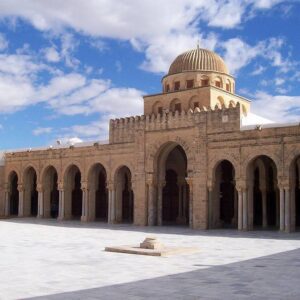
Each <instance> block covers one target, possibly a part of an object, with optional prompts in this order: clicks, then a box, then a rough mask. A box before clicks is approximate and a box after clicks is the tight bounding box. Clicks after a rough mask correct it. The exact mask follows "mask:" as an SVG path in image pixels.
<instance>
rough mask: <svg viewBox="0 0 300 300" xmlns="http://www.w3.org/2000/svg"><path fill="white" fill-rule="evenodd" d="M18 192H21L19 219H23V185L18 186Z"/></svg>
mask: <svg viewBox="0 0 300 300" xmlns="http://www.w3.org/2000/svg"><path fill="white" fill-rule="evenodd" d="M18 191H19V209H18V211H19V214H18V217H23V216H24V187H23V185H22V184H18Z"/></svg>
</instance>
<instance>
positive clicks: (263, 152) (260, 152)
mask: <svg viewBox="0 0 300 300" xmlns="http://www.w3.org/2000/svg"><path fill="white" fill-rule="evenodd" d="M253 150H254V149H252V151H253ZM260 156H266V157H269V158H270V159H271V160H272V161H273V162H274V164H275V167H276V171H277V177H278V178H280V177H282V175H283V174H282V169H283V168H282V159H281V157H280V156H279V154H278V153H276V151H270V150H269V149H266V148H259V149H257V150H255V151H253V152H251V154H248V155H247V156H246V157H244V158H242V160H241V161H243V164H241V177H243V178H245V179H246V178H247V170H248V167H249V166H250V164H251V163H252V162H253V161H254V160H255V159H256V158H258V157H260Z"/></svg>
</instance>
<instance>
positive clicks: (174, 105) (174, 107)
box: [170, 98, 181, 112]
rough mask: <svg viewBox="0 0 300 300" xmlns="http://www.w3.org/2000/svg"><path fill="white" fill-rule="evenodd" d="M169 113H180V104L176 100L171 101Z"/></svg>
mask: <svg viewBox="0 0 300 300" xmlns="http://www.w3.org/2000/svg"><path fill="white" fill-rule="evenodd" d="M170 111H172V112H175V111H178V112H181V102H180V100H179V99H178V98H175V99H173V100H172V101H171V104H170Z"/></svg>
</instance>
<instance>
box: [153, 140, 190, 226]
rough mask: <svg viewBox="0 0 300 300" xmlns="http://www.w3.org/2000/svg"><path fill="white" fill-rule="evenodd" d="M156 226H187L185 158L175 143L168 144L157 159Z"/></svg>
mask: <svg viewBox="0 0 300 300" xmlns="http://www.w3.org/2000/svg"><path fill="white" fill-rule="evenodd" d="M157 170H158V204H157V206H158V207H157V211H158V220H157V223H158V225H188V224H189V215H190V213H189V187H188V184H187V182H186V177H187V156H186V154H185V151H184V150H183V148H182V147H181V146H180V145H178V144H176V143H168V144H167V145H166V146H165V147H164V149H163V150H162V151H161V154H160V155H159V157H158V166H157Z"/></svg>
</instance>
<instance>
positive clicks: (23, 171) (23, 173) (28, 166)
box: [20, 163, 40, 183]
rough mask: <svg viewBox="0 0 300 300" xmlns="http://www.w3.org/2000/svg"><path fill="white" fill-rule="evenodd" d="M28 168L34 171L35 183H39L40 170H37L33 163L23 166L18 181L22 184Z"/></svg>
mask: <svg viewBox="0 0 300 300" xmlns="http://www.w3.org/2000/svg"><path fill="white" fill-rule="evenodd" d="M30 168H33V169H34V171H35V173H36V178H37V182H40V170H39V168H38V166H37V165H36V164H34V163H28V164H26V165H25V166H23V168H22V177H21V178H20V181H21V182H22V183H23V181H24V180H23V179H24V176H25V174H26V172H27V170H28V169H30Z"/></svg>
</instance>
